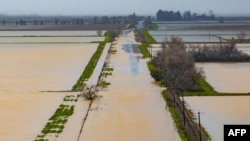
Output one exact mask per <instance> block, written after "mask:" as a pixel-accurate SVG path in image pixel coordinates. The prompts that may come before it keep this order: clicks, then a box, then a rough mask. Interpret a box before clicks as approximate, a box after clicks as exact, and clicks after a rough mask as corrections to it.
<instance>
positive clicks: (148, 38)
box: [141, 29, 157, 44]
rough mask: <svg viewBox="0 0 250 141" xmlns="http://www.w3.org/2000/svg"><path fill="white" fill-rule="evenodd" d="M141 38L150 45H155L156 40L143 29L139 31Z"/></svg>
mask: <svg viewBox="0 0 250 141" xmlns="http://www.w3.org/2000/svg"><path fill="white" fill-rule="evenodd" d="M141 32H142V34H143V36H144V37H145V38H146V40H147V41H148V43H150V44H155V43H157V42H156V40H155V39H154V38H153V37H152V36H151V35H150V34H149V32H148V30H146V29H143V30H141Z"/></svg>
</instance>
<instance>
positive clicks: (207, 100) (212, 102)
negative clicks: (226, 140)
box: [185, 96, 250, 141]
mask: <svg viewBox="0 0 250 141" xmlns="http://www.w3.org/2000/svg"><path fill="white" fill-rule="evenodd" d="M185 101H186V102H187V103H188V105H189V107H190V108H191V109H192V110H193V112H194V113H197V112H198V111H200V112H201V113H203V114H201V123H202V125H203V126H204V127H205V128H206V130H207V131H208V132H209V134H210V135H211V137H212V139H213V141H222V140H223V125H224V124H250V114H249V112H248V111H249V110H250V102H249V101H250V97H249V96H232V97H228V96H222V97H185ZM196 117H197V114H196Z"/></svg>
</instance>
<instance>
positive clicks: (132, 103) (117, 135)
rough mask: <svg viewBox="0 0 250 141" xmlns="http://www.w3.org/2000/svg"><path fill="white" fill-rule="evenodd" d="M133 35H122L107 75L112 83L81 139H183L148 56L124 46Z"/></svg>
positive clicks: (95, 106)
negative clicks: (125, 48)
mask: <svg viewBox="0 0 250 141" xmlns="http://www.w3.org/2000/svg"><path fill="white" fill-rule="evenodd" d="M128 33H130V32H128ZM133 39H134V35H133V34H132V33H131V34H128V36H124V37H120V38H119V39H118V41H117V45H115V48H116V49H117V53H116V54H114V55H112V56H111V63H110V66H112V67H114V72H113V74H112V76H108V77H107V78H106V81H107V82H110V83H111V85H110V86H108V88H107V90H105V91H100V92H99V93H98V95H100V96H101V98H99V99H96V100H95V101H94V102H93V104H92V106H91V110H90V112H89V115H88V118H87V121H86V123H85V125H84V128H83V131H82V134H81V136H80V141H102V140H110V141H138V140H143V141H154V140H155V141H166V140H169V141H180V137H179V135H178V133H177V131H176V129H175V126H174V123H173V120H172V118H171V115H170V113H169V112H168V111H167V110H166V109H165V102H164V100H163V98H162V97H161V91H162V90H161V89H160V88H159V87H158V86H156V85H155V84H154V80H153V79H152V78H151V77H150V75H149V71H148V70H147V66H146V60H139V59H137V55H135V54H134V53H127V52H125V51H124V50H123V49H122V47H123V46H124V45H127V44H130V43H133V42H134V41H133ZM131 41H132V42H131ZM128 46H131V45H128ZM128 50H131V48H130V47H128Z"/></svg>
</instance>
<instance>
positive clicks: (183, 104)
mask: <svg viewBox="0 0 250 141" xmlns="http://www.w3.org/2000/svg"><path fill="white" fill-rule="evenodd" d="M181 93H182V114H183V122H184V126H185V125H186V118H185V102H184V96H183V90H181Z"/></svg>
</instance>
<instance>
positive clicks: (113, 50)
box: [109, 49, 117, 54]
mask: <svg viewBox="0 0 250 141" xmlns="http://www.w3.org/2000/svg"><path fill="white" fill-rule="evenodd" d="M116 52H117V50H116V49H111V50H110V51H109V53H110V54H116Z"/></svg>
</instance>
